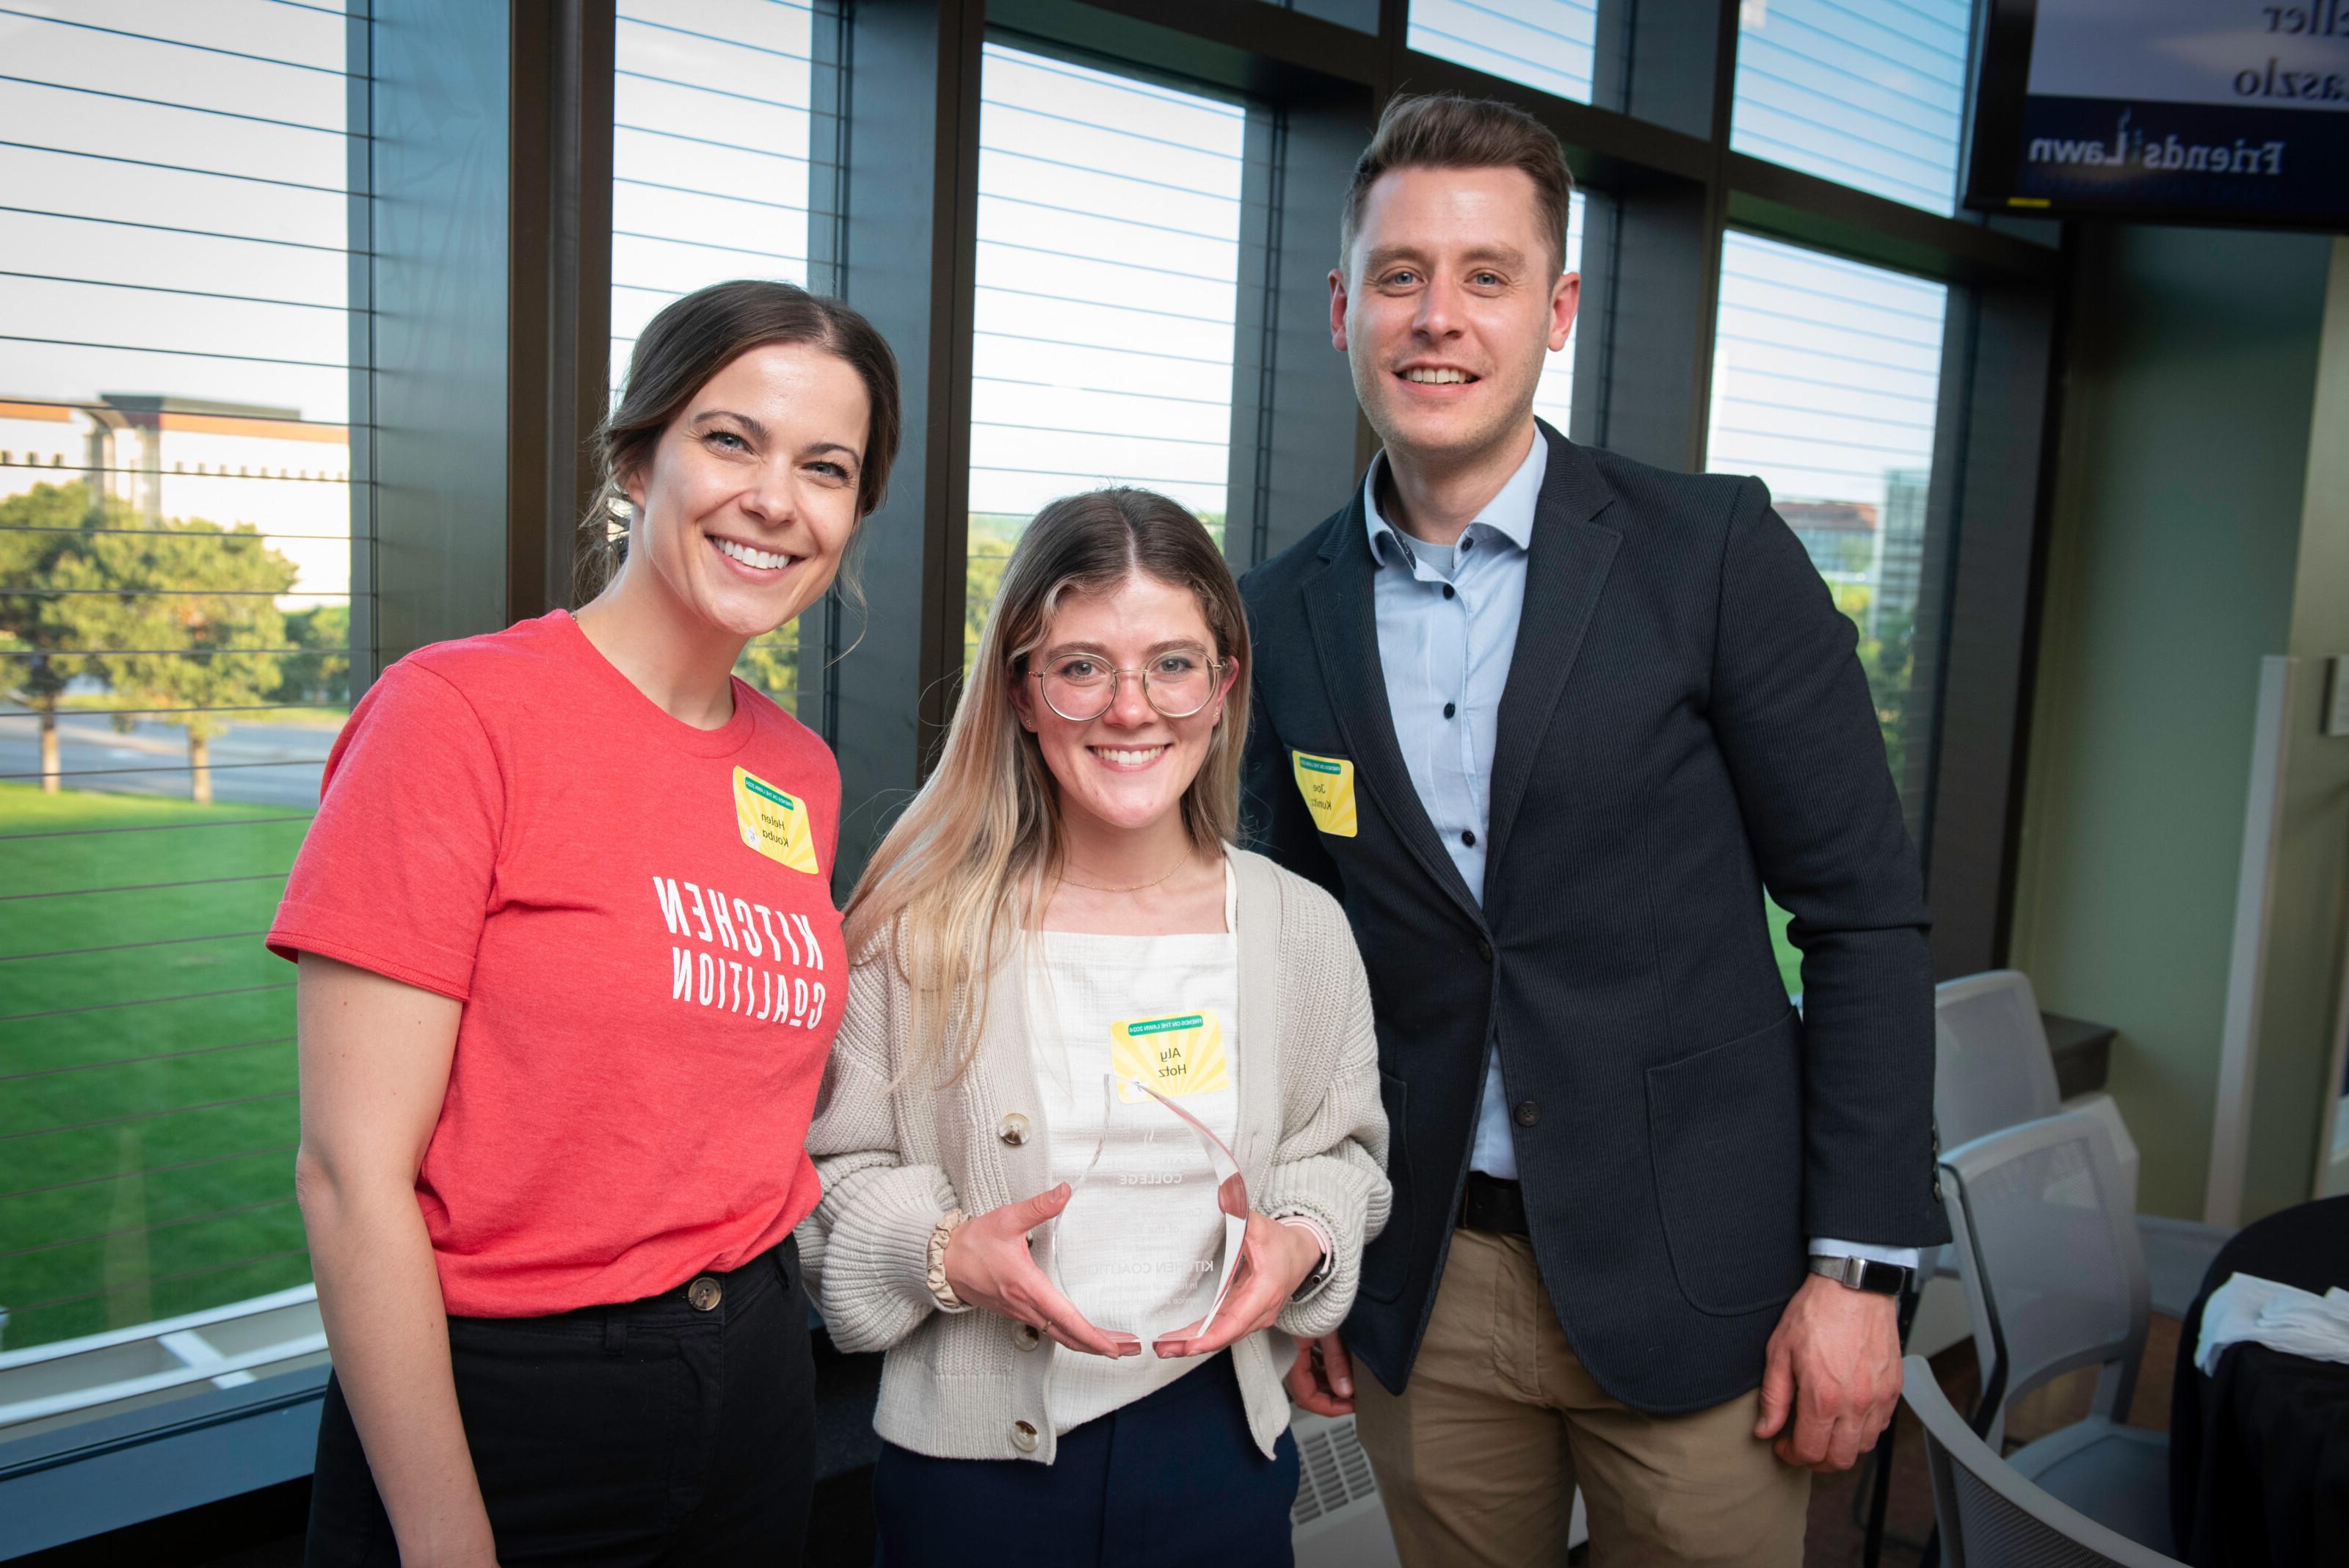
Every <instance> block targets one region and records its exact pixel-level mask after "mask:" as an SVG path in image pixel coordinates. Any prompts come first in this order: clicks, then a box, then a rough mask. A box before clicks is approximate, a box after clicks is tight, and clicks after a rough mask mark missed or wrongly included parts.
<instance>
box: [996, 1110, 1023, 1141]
mask: <svg viewBox="0 0 2349 1568" xmlns="http://www.w3.org/2000/svg"><path fill="white" fill-rule="evenodd" d="M995 1136H996V1137H999V1138H1001V1139H1002V1140H1003V1141H1004V1142H1005V1143H1007V1144H1009V1145H1010V1146H1011V1147H1013V1148H1018V1147H1019V1146H1020V1145H1021V1144H1023V1143H1026V1142H1027V1141H1028V1118H1027V1117H1026V1116H1021V1115H1020V1114H1019V1112H1018V1111H1013V1112H1012V1113H1011V1114H1010V1115H1009V1116H1005V1117H1004V1118H1003V1120H1002V1122H1001V1124H1000V1125H999V1126H998V1127H996V1129H995Z"/></svg>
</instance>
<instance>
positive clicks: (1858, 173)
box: [1729, 0, 1973, 213]
mask: <svg viewBox="0 0 2349 1568" xmlns="http://www.w3.org/2000/svg"><path fill="white" fill-rule="evenodd" d="M1972 28H1973V0H1866V3H1862V0H1742V3H1741V4H1740V5H1739V6H1738V26H1737V82H1736V101H1735V104H1734V107H1733V110H1732V113H1731V119H1730V130H1729V145H1730V147H1731V148H1732V149H1733V150H1734V151H1739V152H1750V153H1752V154H1753V155H1754V157H1756V158H1766V159H1768V160H1769V161H1771V162H1773V163H1783V164H1785V165H1786V166H1787V167H1788V168H1790V169H1799V170H1801V171H1803V172H1805V173H1806V174H1816V175H1817V176H1819V177H1820V178H1821V179H1823V180H1833V181H1836V182H1837V183H1839V184H1845V185H1852V186H1857V188H1858V189H1860V190H1862V191H1868V192H1873V193H1874V194H1876V195H1878V196H1886V197H1889V198H1890V199H1892V200H1893V201H1896V202H1908V203H1909V205H1910V206H1912V207H1922V208H1924V209H1925V210H1926V211H1927V212H1930V213H1950V212H1951V211H1953V210H1955V206H1956V202H1957V171H1958V137H1959V134H1960V132H1961V130H1962V128H1963V124H1964V118H1965V101H1966V78H1967V74H1968V63H1969V61H1970V60H1971V38H1972Z"/></svg>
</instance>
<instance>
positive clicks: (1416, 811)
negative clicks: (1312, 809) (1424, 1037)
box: [1305, 485, 1547, 926]
mask: <svg viewBox="0 0 2349 1568" xmlns="http://www.w3.org/2000/svg"><path fill="white" fill-rule="evenodd" d="M1545 488H1547V487H1545ZM1365 526H1366V524H1365V519H1364V516H1363V513H1362V492H1361V486H1359V485H1357V486H1356V487H1355V490H1354V501H1353V504H1352V505H1351V506H1350V507H1348V508H1347V509H1346V512H1345V514H1344V515H1343V516H1341V517H1340V519H1339V521H1338V524H1337V531H1336V533H1335V535H1333V536H1332V537H1331V538H1330V541H1329V542H1328V543H1327V544H1325V545H1323V546H1322V548H1321V558H1322V563H1323V565H1322V567H1321V570H1320V571H1319V573H1318V574H1316V575H1315V576H1312V577H1311V578H1309V579H1308V580H1307V582H1306V584H1305V615H1306V618H1307V620H1309V621H1310V622H1311V623H1312V627H1313V648H1314V651H1315V653H1316V654H1317V655H1318V656H1319V659H1320V662H1321V684H1322V687H1323V689H1324V690H1325V691H1327V692H1328V693H1329V696H1330V710H1331V711H1333V712H1334V713H1336V714H1337V716H1338V728H1339V731H1340V732H1341V733H1342V734H1343V735H1344V736H1345V738H1346V750H1347V756H1348V758H1349V759H1350V761H1351V762H1352V763H1353V764H1354V794H1355V798H1356V800H1357V801H1358V802H1359V801H1360V800H1361V797H1362V796H1363V795H1364V794H1368V795H1369V796H1370V797H1371V799H1372V800H1374V801H1376V802H1377V803H1378V805H1379V809H1380V810H1381V811H1382V812H1384V813H1385V814H1386V816H1387V820H1388V821H1389V822H1390V823H1392V825H1393V826H1394V830H1395V836H1397V837H1399V838H1401V839H1402V841H1403V844H1404V846H1406V847H1408V848H1409V849H1410V851H1411V853H1412V856H1413V858H1414V859H1416V860H1418V862H1419V863H1420V866H1421V867H1422V868H1423V870H1425V871H1426V873H1427V874H1428V875H1429V876H1430V877H1433V878H1434V879H1435V883H1436V885H1437V886H1438V887H1440V888H1443V889H1444V892H1445V893H1446V894H1447V895H1448V896H1449V897H1450V898H1452V900H1453V902H1454V903H1456V904H1458V905H1459V906H1460V908H1461V909H1463V910H1464V911H1465V912H1466V914H1467V916H1468V918H1469V919H1472V920H1474V921H1475V922H1476V923H1477V924H1478V925H1480V926H1481V925H1482V924H1483V923H1484V918H1485V917H1484V911H1483V910H1482V909H1480V908H1479V907H1478V906H1477V902H1476V897H1475V894H1474V893H1473V892H1471V891H1470V890H1469V887H1468V884H1467V883H1466V882H1465V881H1464V880H1462V879H1461V876H1460V868H1459V867H1456V866H1454V864H1453V863H1452V857H1451V855H1450V854H1448V853H1447V852H1446V851H1445V850H1444V841H1443V840H1442V839H1441V838H1439V837H1437V836H1436V833H1435V825H1434V824H1433V822H1431V821H1430V820H1429V819H1428V815H1427V807H1426V805H1424V804H1423V802H1422V801H1421V800H1420V798H1419V791H1418V790H1416V789H1414V788H1413V786H1412V782H1411V771H1410V769H1409V768H1407V767H1406V766H1405V765H1404V764H1403V760H1402V745H1401V743H1400V742H1397V741H1396V739H1395V729H1394V714H1393V712H1392V711H1391V710H1390V709H1389V708H1388V707H1387V678H1386V671H1385V670H1384V668H1383V667H1382V666H1381V664H1380V662H1379V622H1378V607H1377V602H1376V599H1375V597H1373V593H1372V589H1371V575H1372V574H1373V573H1374V572H1376V571H1377V569H1378V566H1377V563H1376V562H1375V561H1373V560H1372V559H1371V541H1370V537H1369V535H1368V534H1367V533H1366V532H1365ZM1528 591H1530V590H1528ZM1504 711H1506V707H1505V710H1504Z"/></svg>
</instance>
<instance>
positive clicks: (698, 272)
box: [611, 0, 837, 709]
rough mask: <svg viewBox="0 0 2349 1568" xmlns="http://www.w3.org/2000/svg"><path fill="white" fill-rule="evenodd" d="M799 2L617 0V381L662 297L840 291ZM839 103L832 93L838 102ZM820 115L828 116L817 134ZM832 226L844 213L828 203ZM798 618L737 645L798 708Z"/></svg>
mask: <svg viewBox="0 0 2349 1568" xmlns="http://www.w3.org/2000/svg"><path fill="white" fill-rule="evenodd" d="M828 25H830V24H828V23H827V22H826V21H824V20H823V19H820V18H818V17H817V16H816V15H815V13H814V10H813V8H812V6H811V5H807V4H805V3H803V0H657V3H656V0H622V4H621V5H620V6H619V11H618V16H617V18H616V31H615V34H614V36H613V66H614V79H613V83H612V350H611V352H612V380H611V385H612V389H613V395H614V397H615V398H617V397H618V395H619V393H620V390H621V389H622V388H623V387H624V386H625V384H626V379H627V369H628V356H629V354H630V353H631V352H632V351H633V350H634V349H635V348H636V335H637V334H638V333H639V332H641V331H642V330H643V329H644V326H645V323H647V321H650V320H651V319H652V318H653V317H654V316H655V315H656V314H657V313H658V312H659V310H660V309H661V307H662V306H666V305H667V304H669V303H670V302H671V301H672V300H676V299H678V298H681V297H683V296H686V295H688V294H690V293H692V292H693V291H694V290H695V289H697V288H702V287H705V286H708V285H710V284H713V283H722V282H725V281H727V280H728V279H730V278H740V277H753V278H773V279H776V280H778V281H780V282H783V283H795V284H799V285H801V286H803V287H810V288H814V289H816V290H818V291H819V292H823V291H826V290H828V289H830V288H831V287H832V286H833V282H832V279H831V278H830V277H829V276H828V275H825V274H826V273H827V271H828V269H826V268H824V267H822V266H820V265H817V264H816V263H815V261H814V260H813V258H812V256H811V254H810V244H809V241H810V235H811V233H812V227H811V219H810V210H811V207H812V206H821V205H823V202H821V201H820V199H818V197H817V194H816V193H817V192H823V191H826V190H829V189H830V186H829V183H828V181H827V178H826V177H827V176H828V174H829V172H830V164H829V163H828V162H827V163H826V164H824V165H823V168H822V169H821V170H819V169H818V168H817V166H816V165H815V164H814V163H813V162H812V157H813V154H814V153H815V151H816V150H817V149H819V148H831V147H833V146H836V145H837V134H836V128H835V127H834V126H833V123H832V119H833V117H832V116H830V115H829V114H827V115H823V116H821V117H820V116H819V115H818V114H817V112H816V109H815V91H814V81H815V72H816V71H817V70H818V69H819V68H825V69H830V68H833V67H829V66H826V67H818V66H817V64H816V61H815V58H814V56H815V39H816V29H817V28H818V27H821V26H828ZM834 101H835V102H836V101H837V100H836V99H834ZM819 118H821V119H823V120H824V121H825V124H824V126H823V130H822V131H821V133H819V132H818V130H816V129H815V125H816V121H817V120H818V119H819ZM819 216H820V218H821V219H822V220H823V221H829V220H831V219H832V218H833V217H835V216H836V214H833V213H821V214H820V215H819ZM799 631H800V628H799V625H798V623H797V622H793V623H792V624H791V625H788V626H783V627H780V628H776V629H775V630H774V631H771V632H770V633H768V634H767V635H766V636H764V637H761V638H759V639H756V640H755V641H753V642H752V643H751V644H750V647H748V648H746V649H743V650H742V658H741V660H740V663H738V664H737V665H736V666H735V673H736V674H737V675H739V676H740V677H741V678H742V679H743V680H747V681H749V682H750V684H751V685H752V686H755V687H757V688H758V689H759V690H760V691H763V692H765V693H766V694H767V695H768V696H770V697H771V698H773V699H774V700H775V701H777V702H779V703H781V705H782V706H783V707H785V708H790V709H796V708H797V706H798V705H799V685H800V661H799Z"/></svg>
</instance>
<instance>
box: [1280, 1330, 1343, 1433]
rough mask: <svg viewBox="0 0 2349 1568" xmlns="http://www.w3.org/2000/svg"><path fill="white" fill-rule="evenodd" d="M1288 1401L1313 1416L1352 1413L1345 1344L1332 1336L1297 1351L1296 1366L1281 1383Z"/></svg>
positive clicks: (1306, 1344)
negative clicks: (1286, 1391)
mask: <svg viewBox="0 0 2349 1568" xmlns="http://www.w3.org/2000/svg"><path fill="white" fill-rule="evenodd" d="M1282 1381H1283V1382H1284V1383H1286V1384H1287V1385H1288V1397H1290V1398H1291V1399H1294V1400H1295V1401H1296V1402H1297V1403H1298V1404H1299V1406H1300V1407H1303V1408H1305V1409H1308V1410H1310V1411H1312V1412H1313V1413H1314V1414H1315V1415H1317V1416H1350V1415H1352V1414H1353V1413H1354V1362H1353V1358H1352V1357H1351V1356H1350V1355H1347V1354H1346V1342H1345V1341H1344V1340H1342V1339H1340V1338H1339V1337H1338V1336H1337V1335H1336V1334H1323V1335H1322V1336H1321V1337H1320V1338H1319V1339H1312V1340H1308V1341H1306V1342H1305V1343H1304V1344H1303V1345H1299V1346H1298V1347H1297V1362H1296V1365H1295V1366H1291V1367H1290V1368H1289V1369H1288V1376H1286V1377H1284V1378H1283V1379H1282Z"/></svg>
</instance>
